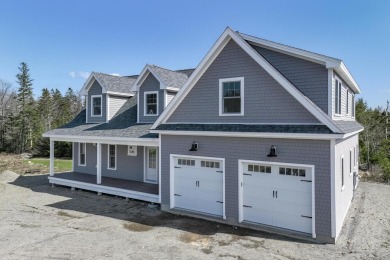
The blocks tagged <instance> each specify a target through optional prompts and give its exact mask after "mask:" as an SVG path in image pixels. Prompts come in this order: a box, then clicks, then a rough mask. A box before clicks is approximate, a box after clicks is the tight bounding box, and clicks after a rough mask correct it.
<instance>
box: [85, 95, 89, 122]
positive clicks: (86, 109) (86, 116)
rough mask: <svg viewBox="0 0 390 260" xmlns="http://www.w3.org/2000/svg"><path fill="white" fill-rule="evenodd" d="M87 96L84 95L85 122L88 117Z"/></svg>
mask: <svg viewBox="0 0 390 260" xmlns="http://www.w3.org/2000/svg"><path fill="white" fill-rule="evenodd" d="M88 104H89V102H88V96H85V112H86V115H85V123H87V124H88V118H89V110H88Z"/></svg>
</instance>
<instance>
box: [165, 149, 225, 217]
mask: <svg viewBox="0 0 390 260" xmlns="http://www.w3.org/2000/svg"><path fill="white" fill-rule="evenodd" d="M175 157H181V158H189V159H191V158H193V159H205V160H216V161H221V162H222V164H223V168H222V171H223V173H222V174H223V176H222V198H223V206H222V218H223V219H226V193H225V184H226V182H225V170H226V169H225V158H219V157H206V156H192V155H182V154H170V155H169V162H170V167H169V168H170V171H169V179H170V187H169V192H170V200H169V208H170V209H173V208H174V207H175V196H174V194H175V189H174V187H175V186H174V185H175V182H174V178H173V173H174V169H175V167H174V165H175V162H174V158H175ZM200 214H201V212H200ZM205 214H207V213H205Z"/></svg>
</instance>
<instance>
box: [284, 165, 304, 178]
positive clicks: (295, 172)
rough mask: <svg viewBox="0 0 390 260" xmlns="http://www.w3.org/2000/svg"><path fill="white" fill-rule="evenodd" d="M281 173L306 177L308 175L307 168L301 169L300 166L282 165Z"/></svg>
mask: <svg viewBox="0 0 390 260" xmlns="http://www.w3.org/2000/svg"><path fill="white" fill-rule="evenodd" d="M279 174H281V175H291V176H299V177H305V176H306V170H305V169H299V168H285V167H280V168H279Z"/></svg>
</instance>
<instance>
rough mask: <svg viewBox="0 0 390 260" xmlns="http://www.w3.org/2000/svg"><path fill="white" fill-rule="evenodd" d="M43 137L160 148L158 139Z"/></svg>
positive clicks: (65, 140) (68, 140)
mask: <svg viewBox="0 0 390 260" xmlns="http://www.w3.org/2000/svg"><path fill="white" fill-rule="evenodd" d="M42 136H43V137H50V139H52V140H54V141H63V142H84V143H85V142H86V143H104V144H120V145H121V144H123V145H139V146H158V144H159V140H158V138H125V137H105V136H104V137H103V136H73V135H50V134H43V135H42Z"/></svg>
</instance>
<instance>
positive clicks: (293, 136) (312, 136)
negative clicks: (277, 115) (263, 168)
mask: <svg viewBox="0 0 390 260" xmlns="http://www.w3.org/2000/svg"><path fill="white" fill-rule="evenodd" d="M150 133H156V134H160V135H192V136H219V137H255V138H279V139H280V138H282V139H309V140H332V139H340V138H342V137H343V135H342V134H299V133H253V132H217V131H171V130H150Z"/></svg>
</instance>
